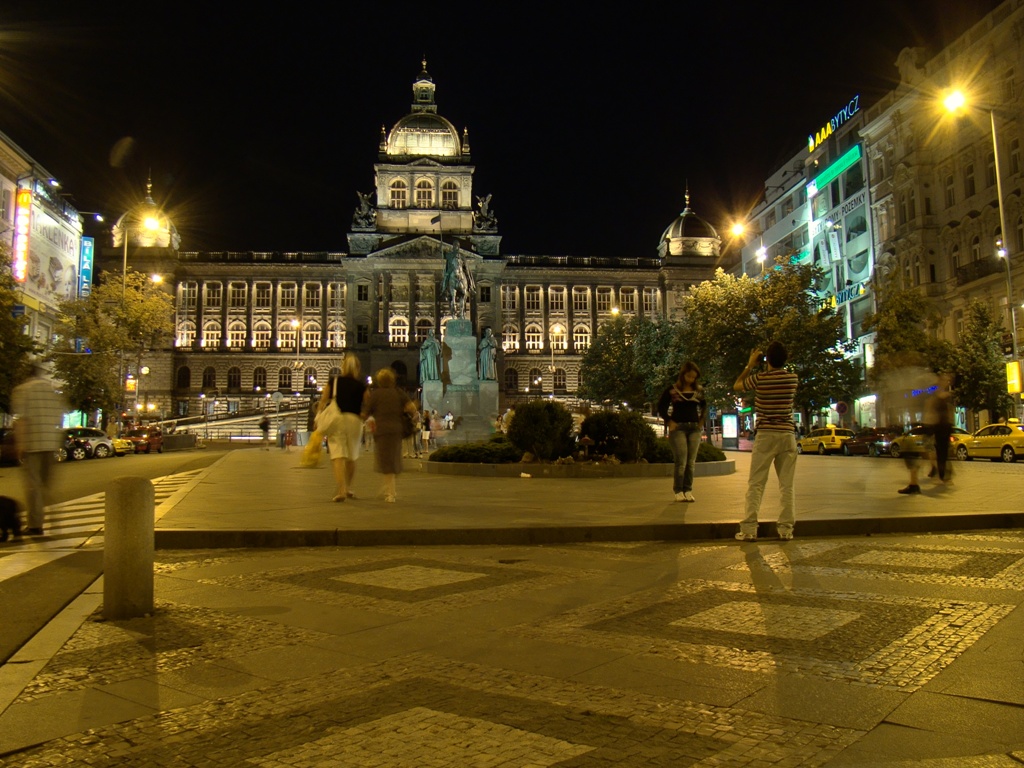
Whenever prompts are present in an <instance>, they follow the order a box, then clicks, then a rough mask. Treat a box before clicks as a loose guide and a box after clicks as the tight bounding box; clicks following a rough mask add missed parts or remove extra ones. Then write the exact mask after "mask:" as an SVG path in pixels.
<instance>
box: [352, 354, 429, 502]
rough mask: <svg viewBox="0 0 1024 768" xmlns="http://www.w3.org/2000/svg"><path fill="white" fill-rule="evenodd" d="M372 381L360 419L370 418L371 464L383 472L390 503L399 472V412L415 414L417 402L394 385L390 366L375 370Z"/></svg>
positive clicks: (400, 448) (400, 441) (400, 414)
mask: <svg viewBox="0 0 1024 768" xmlns="http://www.w3.org/2000/svg"><path fill="white" fill-rule="evenodd" d="M374 384H376V387H374V388H373V389H371V390H369V392H367V394H366V397H365V398H364V400H363V418H364V419H365V418H370V417H372V418H373V421H374V432H373V437H374V449H373V456H374V464H375V465H376V468H377V471H378V472H380V473H381V474H382V475H384V501H392V502H393V501H394V500H395V498H396V488H395V479H396V476H397V475H398V474H399V473H401V471H402V426H403V417H402V414H403V413H409V414H410V415H412V416H413V417H415V416H416V404H415V403H413V402H412V400H410V399H409V396H408V395H406V394H405V391H404V390H402V389H399V388H398V387H396V386H395V372H394V371H392V370H391V369H390V368H382V369H381V370H379V371H377V375H376V376H375V377H374Z"/></svg>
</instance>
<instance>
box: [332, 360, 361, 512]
mask: <svg viewBox="0 0 1024 768" xmlns="http://www.w3.org/2000/svg"><path fill="white" fill-rule="evenodd" d="M330 386H331V397H332V398H333V400H334V402H335V404H336V405H337V406H338V410H339V411H340V412H341V418H340V419H339V420H338V422H337V425H336V426H335V427H334V428H332V429H331V430H329V431H328V432H327V448H328V450H329V451H330V454H331V469H332V471H333V472H334V484H335V493H334V498H333V499H332V501H344V500H345V499H351V498H354V497H355V494H353V493H352V481H353V479H355V476H356V462H357V461H358V459H359V450H360V447H361V445H362V440H363V420H362V418H361V417H360V414H361V412H362V409H363V398H364V397H365V395H366V382H365V381H363V379H362V377H361V376H360V365H359V358H358V357H356V356H355V355H354V354H352V353H351V352H346V353H345V356H344V357H343V358H342V359H341V375H339V376H338V377H337V378H335V379H334V380H333V381H332V382H331V384H330ZM327 402H330V400H329V399H328V400H327ZM322 406H323V407H326V403H322Z"/></svg>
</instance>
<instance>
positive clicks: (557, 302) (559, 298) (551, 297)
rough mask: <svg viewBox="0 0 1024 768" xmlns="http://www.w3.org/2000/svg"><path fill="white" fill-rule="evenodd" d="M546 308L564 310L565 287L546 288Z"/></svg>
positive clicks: (553, 310)
mask: <svg viewBox="0 0 1024 768" xmlns="http://www.w3.org/2000/svg"><path fill="white" fill-rule="evenodd" d="M548 309H549V310H550V311H551V312H565V288H561V287H554V288H548Z"/></svg>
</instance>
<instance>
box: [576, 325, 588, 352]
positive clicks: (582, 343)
mask: <svg viewBox="0 0 1024 768" xmlns="http://www.w3.org/2000/svg"><path fill="white" fill-rule="evenodd" d="M572 346H573V349H574V350H575V351H576V352H586V351H587V349H588V348H589V347H590V328H589V327H587V326H586V325H577V326H576V327H575V328H573V329H572Z"/></svg>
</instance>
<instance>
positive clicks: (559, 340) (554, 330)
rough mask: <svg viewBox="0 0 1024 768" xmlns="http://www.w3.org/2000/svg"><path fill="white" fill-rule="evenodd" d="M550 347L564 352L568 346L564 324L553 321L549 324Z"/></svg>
mask: <svg viewBox="0 0 1024 768" xmlns="http://www.w3.org/2000/svg"><path fill="white" fill-rule="evenodd" d="M550 338H551V348H552V349H553V350H556V351H561V352H564V351H565V350H566V348H567V347H568V342H567V341H566V335H565V326H564V325H562V324H561V323H555V324H554V325H552V326H551V337H550Z"/></svg>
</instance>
